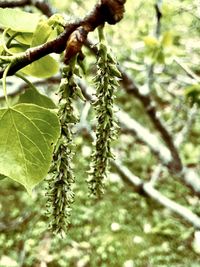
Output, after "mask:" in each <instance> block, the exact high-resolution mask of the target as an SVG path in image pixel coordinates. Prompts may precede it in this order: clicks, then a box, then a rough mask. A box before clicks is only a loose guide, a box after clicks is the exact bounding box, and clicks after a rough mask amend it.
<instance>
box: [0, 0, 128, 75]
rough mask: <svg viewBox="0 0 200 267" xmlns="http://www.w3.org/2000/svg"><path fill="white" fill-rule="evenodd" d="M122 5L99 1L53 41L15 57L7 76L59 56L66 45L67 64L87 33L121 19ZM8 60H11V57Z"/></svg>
mask: <svg viewBox="0 0 200 267" xmlns="http://www.w3.org/2000/svg"><path fill="white" fill-rule="evenodd" d="M124 3H125V0H101V1H100V3H97V4H96V5H95V7H94V9H93V10H92V11H91V12H90V14H89V15H87V16H86V17H85V18H84V19H82V20H79V21H77V22H74V23H70V24H67V25H66V27H65V30H64V32H63V33H62V34H60V35H59V36H58V37H57V38H56V39H55V40H53V41H50V42H47V43H45V44H42V45H40V46H36V47H34V48H29V49H28V50H27V51H26V52H24V53H22V54H20V55H19V56H17V58H16V59H15V60H14V61H13V64H12V66H11V67H10V70H9V72H8V75H13V74H14V73H15V72H17V71H19V70H20V69H22V68H24V67H25V66H27V65H29V64H31V63H32V62H34V61H36V60H38V59H40V58H42V57H44V56H46V55H48V54H51V53H58V54H60V53H61V52H63V51H64V50H65V48H66V44H67V51H66V53H65V61H66V63H68V61H69V59H70V57H73V56H74V55H75V53H78V52H80V50H81V47H82V45H83V43H84V42H85V41H86V39H87V34H88V33H89V32H91V31H94V30H95V28H97V27H98V26H100V25H102V24H104V23H105V22H108V23H109V24H116V23H117V22H119V21H120V20H121V19H122V18H123V13H124ZM72 33H73V34H72ZM9 58H10V59H12V57H9ZM3 72H4V70H1V71H0V78H2V76H3Z"/></svg>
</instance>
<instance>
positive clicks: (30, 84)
mask: <svg viewBox="0 0 200 267" xmlns="http://www.w3.org/2000/svg"><path fill="white" fill-rule="evenodd" d="M15 76H17V77H18V78H20V79H22V80H23V81H25V83H27V84H28V85H29V87H31V88H32V89H35V90H37V89H36V87H35V86H34V85H33V84H32V82H30V81H29V80H28V79H27V78H26V77H24V76H23V75H21V74H20V73H15Z"/></svg>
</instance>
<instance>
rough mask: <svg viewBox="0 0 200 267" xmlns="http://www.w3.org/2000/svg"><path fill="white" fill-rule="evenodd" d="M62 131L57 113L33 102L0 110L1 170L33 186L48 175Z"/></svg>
mask: <svg viewBox="0 0 200 267" xmlns="http://www.w3.org/2000/svg"><path fill="white" fill-rule="evenodd" d="M59 133H60V126H59V120H58V118H57V116H56V114H55V113H54V112H52V111H50V110H48V109H45V108H42V107H39V106H36V105H33V104H18V105H16V106H14V107H12V108H3V109H0V173H1V174H2V175H5V176H7V177H9V178H11V179H13V180H15V181H17V182H19V183H21V184H22V185H24V187H25V188H26V189H27V191H28V192H31V190H32V188H33V187H34V186H35V185H36V184H38V183H39V182H40V181H41V180H42V179H44V178H45V176H46V175H47V172H48V169H49V167H50V163H51V158H52V152H53V147H54V144H55V143H56V141H57V139H58V137H59Z"/></svg>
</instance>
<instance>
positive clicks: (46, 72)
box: [21, 56, 59, 78]
mask: <svg viewBox="0 0 200 267" xmlns="http://www.w3.org/2000/svg"><path fill="white" fill-rule="evenodd" d="M58 70H59V64H58V62H57V61H56V60H55V59H53V58H52V57H51V56H46V57H43V58H41V59H39V60H37V61H35V62H33V63H32V64H30V65H28V66H27V67H25V68H23V69H22V70H21V71H22V72H23V73H25V74H27V75H31V76H35V77H38V78H48V77H51V76H53V75H55V74H56V73H57V72H58Z"/></svg>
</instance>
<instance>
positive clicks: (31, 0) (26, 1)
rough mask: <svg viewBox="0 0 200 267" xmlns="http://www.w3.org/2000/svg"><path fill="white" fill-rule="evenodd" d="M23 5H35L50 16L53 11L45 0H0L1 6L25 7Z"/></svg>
mask: <svg viewBox="0 0 200 267" xmlns="http://www.w3.org/2000/svg"><path fill="white" fill-rule="evenodd" d="M25 6H35V7H37V8H38V9H39V10H40V11H41V12H42V13H43V14H44V15H46V16H47V17H51V16H52V15H53V14H54V12H53V10H52V9H51V6H50V5H49V4H48V2H47V1H44V0H17V1H1V2H0V7H1V8H6V7H9V8H14V7H25Z"/></svg>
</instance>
